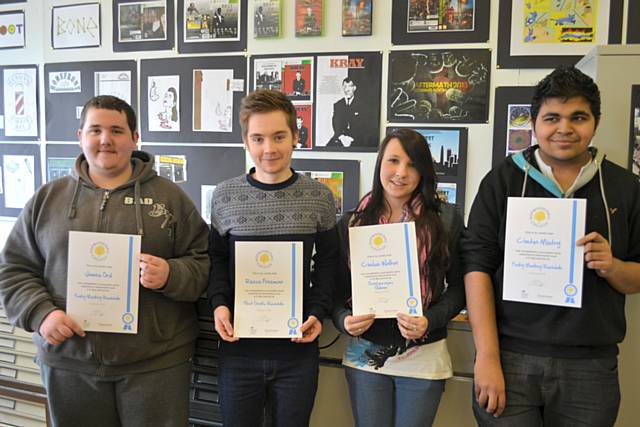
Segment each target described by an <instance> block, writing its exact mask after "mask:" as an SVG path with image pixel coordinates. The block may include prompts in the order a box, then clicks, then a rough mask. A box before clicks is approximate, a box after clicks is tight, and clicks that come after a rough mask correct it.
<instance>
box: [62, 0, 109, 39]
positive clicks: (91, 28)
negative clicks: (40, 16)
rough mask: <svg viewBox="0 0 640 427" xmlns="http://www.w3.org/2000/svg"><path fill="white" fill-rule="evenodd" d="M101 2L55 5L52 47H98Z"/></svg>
mask: <svg viewBox="0 0 640 427" xmlns="http://www.w3.org/2000/svg"><path fill="white" fill-rule="evenodd" d="M100 25H101V22H100V3H87V4H74V5H66V6H54V7H53V8H52V9H51V47H53V48H54V49H68V48H85V47H98V46H100V43H101V37H102V36H101V28H100Z"/></svg>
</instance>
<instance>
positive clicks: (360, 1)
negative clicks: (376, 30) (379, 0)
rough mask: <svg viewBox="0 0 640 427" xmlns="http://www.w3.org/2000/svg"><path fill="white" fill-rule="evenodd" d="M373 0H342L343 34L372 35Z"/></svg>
mask: <svg viewBox="0 0 640 427" xmlns="http://www.w3.org/2000/svg"><path fill="white" fill-rule="evenodd" d="M371 2H372V0H342V35H343V36H370V35H371V22H372V12H373V9H372V4H371Z"/></svg>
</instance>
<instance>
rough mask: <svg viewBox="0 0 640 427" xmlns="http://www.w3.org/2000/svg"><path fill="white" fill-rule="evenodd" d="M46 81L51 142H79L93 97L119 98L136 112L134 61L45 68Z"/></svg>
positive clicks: (46, 116)
mask: <svg viewBox="0 0 640 427" xmlns="http://www.w3.org/2000/svg"><path fill="white" fill-rule="evenodd" d="M44 81H45V84H46V85H47V87H46V89H45V91H44V92H45V119H46V123H47V126H46V137H47V140H48V141H76V140H77V138H76V131H77V130H78V124H79V119H80V113H81V112H82V107H83V106H84V104H85V103H86V102H87V101H88V100H89V99H91V98H92V97H93V96H96V95H113V96H117V97H118V98H120V99H123V100H125V101H126V102H128V103H129V104H131V105H132V106H133V109H134V110H137V105H138V99H137V93H138V79H137V67H136V62H135V61H96V62H65V63H56V64H45V66H44Z"/></svg>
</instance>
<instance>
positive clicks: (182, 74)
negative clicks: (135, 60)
mask: <svg viewBox="0 0 640 427" xmlns="http://www.w3.org/2000/svg"><path fill="white" fill-rule="evenodd" d="M195 70H232V71H233V79H234V80H242V87H243V90H237V91H233V111H232V114H231V126H232V132H222V131H195V130H193V129H194V127H193V126H194V117H193V109H194V108H193V107H194V101H193V100H194V71H195ZM246 73H247V62H246V58H245V57H244V56H208V57H188V58H170V59H166V58H165V59H144V60H142V61H141V65H140V96H141V102H140V104H141V105H140V117H139V122H140V124H141V126H140V130H141V135H142V140H143V141H144V142H145V143H148V142H168V143H182V142H195V143H238V144H240V143H242V132H241V131H240V124H239V121H238V114H239V111H240V101H241V100H242V98H243V97H244V95H245V91H246V87H247V82H246V78H247V74H246ZM176 75H177V76H179V78H180V87H179V90H178V93H179V96H178V100H179V104H180V108H179V112H180V114H179V116H180V131H179V132H162V131H149V105H148V102H149V97H150V96H151V95H150V92H151V88H150V87H149V81H150V80H149V79H150V78H152V77H154V76H176ZM159 96H163V94H159Z"/></svg>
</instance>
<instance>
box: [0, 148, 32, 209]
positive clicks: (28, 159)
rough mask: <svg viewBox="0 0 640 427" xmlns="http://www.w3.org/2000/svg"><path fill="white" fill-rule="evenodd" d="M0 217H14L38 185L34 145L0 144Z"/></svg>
mask: <svg viewBox="0 0 640 427" xmlns="http://www.w3.org/2000/svg"><path fill="white" fill-rule="evenodd" d="M0 169H2V170H0V180H1V181H0V190H1V191H0V216H6V217H14V218H15V217H18V216H19V215H20V212H21V211H22V208H23V207H24V205H25V204H26V203H27V201H28V200H29V199H30V198H31V196H33V194H34V193H35V191H36V189H37V188H38V187H40V186H41V185H42V175H41V172H40V146H39V145H38V144H0Z"/></svg>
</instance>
